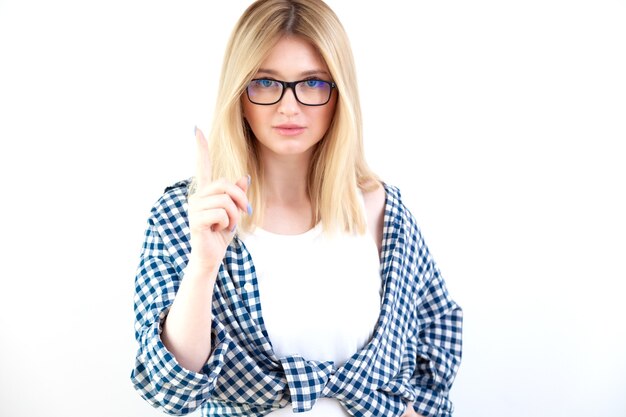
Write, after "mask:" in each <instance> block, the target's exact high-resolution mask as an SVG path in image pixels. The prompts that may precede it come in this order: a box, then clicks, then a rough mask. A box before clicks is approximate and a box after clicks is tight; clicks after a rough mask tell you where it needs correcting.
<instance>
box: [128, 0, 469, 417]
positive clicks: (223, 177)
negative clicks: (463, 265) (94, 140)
mask: <svg viewBox="0 0 626 417" xmlns="http://www.w3.org/2000/svg"><path fill="white" fill-rule="evenodd" d="M355 80H356V77H355V69H354V64H353V59H352V55H351V51H350V46H349V43H348V39H347V36H346V34H345V33H344V30H343V28H342V26H341V24H340V22H339V21H338V19H337V17H336V16H335V14H334V13H333V12H332V10H331V9H329V7H328V6H327V5H326V4H325V3H323V2H322V1H321V0H259V1H256V2H254V3H253V4H252V5H251V6H250V7H249V8H248V9H247V10H246V11H245V12H244V14H243V15H242V16H241V18H240V20H239V22H238V23H237V25H236V27H235V29H234V31H233V34H232V36H231V38H230V41H229V45H228V48H227V52H226V56H225V60H224V65H223V68H222V77H221V80H220V89H219V94H218V101H217V106H216V108H217V109H218V110H217V112H216V114H215V117H214V121H213V124H212V130H211V132H210V134H209V135H208V139H205V137H204V135H203V133H202V132H200V131H199V130H197V129H196V131H195V135H196V140H197V144H198V165H197V172H196V176H195V178H194V179H193V180H187V181H182V182H180V183H177V184H174V185H173V186H171V187H168V188H167V189H166V190H165V192H164V195H163V196H162V197H161V198H160V200H159V201H158V202H157V203H156V205H155V206H154V207H153V209H152V212H151V215H150V218H149V220H148V228H147V230H146V236H145V243H144V246H143V251H142V254H141V262H140V265H139V269H138V273H137V277H136V293H135V313H136V324H135V330H136V338H137V341H138V342H139V350H138V353H137V360H136V366H135V368H134V370H133V372H132V376H131V379H132V381H133V383H134V385H135V387H136V389H137V390H138V391H139V392H140V394H141V395H142V397H143V398H145V399H146V400H147V401H148V402H149V403H150V404H152V405H153V406H155V407H160V408H162V409H163V410H164V411H165V412H167V413H170V414H186V413H189V412H191V411H193V410H195V409H198V408H201V409H202V412H203V415H205V416H264V415H270V416H274V417H278V416H284V415H291V414H292V412H296V413H305V414H306V415H309V416H323V417H335V416H337V417H339V416H342V417H343V416H350V415H353V416H398V417H399V416H419V415H423V416H449V415H451V414H452V404H451V403H450V401H449V398H448V394H449V390H450V387H451V385H452V382H453V379H454V376H455V374H456V371H457V369H458V366H459V363H460V359H461V321H462V319H461V309H460V308H459V307H458V306H457V304H455V303H454V301H452V300H451V299H450V297H449V296H448V292H447V290H446V287H445V283H444V281H443V279H442V277H441V275H440V274H439V270H438V269H437V267H436V265H435V263H434V262H433V260H432V258H431V257H430V255H429V252H428V249H427V247H426V245H425V244H424V240H423V239H422V237H421V234H420V232H419V229H418V228H417V226H416V225H415V221H414V219H413V217H412V216H411V214H410V213H409V211H408V210H407V209H406V208H405V207H404V205H403V204H402V201H401V197H400V193H399V191H398V190H397V189H396V188H394V187H393V186H390V185H387V184H384V183H382V182H381V181H379V180H378V179H377V177H376V175H374V173H372V172H371V171H370V169H369V168H368V166H367V164H366V163H365V160H364V157H363V147H362V137H361V112H360V107H359V97H358V93H357V86H356V81H355Z"/></svg>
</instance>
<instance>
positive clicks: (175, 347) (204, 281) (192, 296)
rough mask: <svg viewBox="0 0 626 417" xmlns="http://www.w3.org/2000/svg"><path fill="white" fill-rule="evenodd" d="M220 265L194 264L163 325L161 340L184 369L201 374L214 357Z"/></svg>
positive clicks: (187, 273)
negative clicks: (214, 304) (215, 293)
mask: <svg viewBox="0 0 626 417" xmlns="http://www.w3.org/2000/svg"><path fill="white" fill-rule="evenodd" d="M218 271H219V265H218V266H216V267H213V268H210V269H205V268H200V267H197V266H196V264H195V263H194V262H193V260H190V262H189V264H188V265H187V268H186V269H185V275H184V278H183V280H182V282H181V284H180V288H179V289H178V293H177V294H176V298H175V299H174V302H173V304H172V307H171V308H170V311H169V313H168V315H167V318H166V319H165V322H164V324H163V332H162V333H161V340H162V341H163V344H164V345H165V347H166V348H167V349H168V350H169V351H170V352H171V353H172V354H173V355H174V357H175V358H176V360H177V362H178V363H179V364H180V365H181V366H182V367H184V368H186V369H188V370H190V371H194V372H199V371H200V370H201V369H202V367H203V366H204V364H205V363H206V362H207V359H208V358H209V355H210V354H211V321H212V313H211V305H212V299H213V287H214V285H215V280H216V277H217V273H218Z"/></svg>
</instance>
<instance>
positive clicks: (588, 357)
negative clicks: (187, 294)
mask: <svg viewBox="0 0 626 417" xmlns="http://www.w3.org/2000/svg"><path fill="white" fill-rule="evenodd" d="M329 3H330V5H331V6H332V7H333V8H334V9H335V11H336V12H337V14H338V15H339V17H340V19H342V21H343V23H344V25H345V27H346V29H347V31H348V34H349V36H350V38H351V41H352V44H353V48H354V53H355V57H356V61H357V65H358V77H359V84H360V88H361V95H362V104H363V109H364V114H365V132H366V136H365V141H366V148H367V155H368V158H369V161H370V163H371V165H372V166H373V167H374V168H375V170H376V171H377V172H378V173H379V174H380V176H381V177H382V178H383V179H385V180H386V181H387V182H389V183H392V184H395V185H398V186H400V187H401V189H402V191H403V195H404V198H405V200H406V203H407V204H408V206H409V207H410V208H411V209H412V211H413V213H414V214H415V216H416V217H417V220H418V223H419V224H420V225H421V227H422V230H423V232H424V235H425V237H426V240H427V242H428V244H429V246H430V248H431V251H432V252H433V254H434V256H435V259H436V260H437V262H438V264H439V266H440V268H441V270H442V272H443V273H444V276H445V277H446V280H447V283H448V287H449V289H450V292H451V293H452V295H453V297H454V298H455V299H456V300H457V301H458V302H459V303H460V304H461V305H462V307H463V309H464V312H465V329H464V358H463V363H462V366H461V369H460V372H459V374H458V377H457V380H456V382H455V385H454V387H453V391H452V399H453V401H454V403H455V405H456V413H455V416H457V417H491V416H493V417H502V416H506V417H517V416H519V417H528V416H546V417H547V416H550V417H554V416H568V417H575V416H580V417H583V416H584V417H588V416H602V417H623V416H624V415H626V324H625V323H624V321H625V319H626V313H625V307H624V306H625V302H624V299H625V295H626V285H625V280H626V267H625V265H624V259H625V253H626V240H625V236H626V221H625V215H624V213H626V203H625V192H624V188H625V186H624V178H626V164H625V163H624V159H625V156H626V152H625V151H624V147H623V146H624V144H623V142H624V140H625V139H626V76H625V75H624V74H626V23H625V22H626V5H625V3H624V2H623V1H608V0H587V1H577V0H569V1H557V0H541V1H538V0H526V1H495V0H494V1H487V0H476V1H438V2H434V1H428V2H414V1H399V0H386V1H384V2H378V1H377V2H374V1H370V2H367V1H363V2H356V1H342V0H333V1H329ZM247 4H249V2H248V1H229V2H226V1H220V2H210V1H178V2H174V1H169V2H165V1H132V0H124V1H121V0H114V1H111V0H109V1H100V2H97V1H78V0H76V1H69V0H57V1H41V0H39V1H36V0H22V1H18V0H0V174H1V175H0V181H1V186H2V189H1V193H2V197H1V199H2V200H1V205H0V210H1V215H0V221H1V222H2V223H1V224H0V227H1V228H0V236H1V237H0V244H1V248H0V249H1V250H0V256H1V257H2V258H1V259H2V262H1V264H0V279H1V286H0V295H1V296H2V302H1V303H0V352H1V354H0V415H2V416H10V417H14V416H39V415H47V414H48V413H50V415H55V416H56V415H59V416H83V415H88V416H92V417H99V416H158V415H161V413H160V412H158V411H154V410H152V409H151V408H150V407H149V406H148V405H147V404H146V403H144V402H143V400H141V399H140V398H139V396H138V395H137V394H136V393H135V392H134V390H133V388H132V387H131V383H130V381H129V375H130V370H131V368H132V366H133V362H134V354H135V350H136V345H135V341H134V339H133V327H132V326H133V323H132V322H133V313H132V293H133V279H134V273H135V268H136V265H137V262H138V255H139V250H140V246H141V242H142V236H143V231H144V225H145V221H146V219H147V216H148V211H149V209H150V207H151V205H152V204H153V202H154V201H155V200H156V199H157V198H158V196H159V195H160V193H161V192H162V189H163V188H164V187H165V186H166V185H168V184H171V183H173V182H175V181H177V180H179V179H183V178H187V177H189V176H191V175H193V161H194V146H195V144H194V139H193V135H192V130H193V127H194V125H196V124H197V125H198V126H199V127H200V128H202V129H203V130H205V131H206V130H207V129H208V127H209V123H210V115H211V111H212V105H213V101H214V98H215V88H216V84H217V78H218V71H219V69H220V66H221V59H222V55H223V50H224V46H225V43H226V39H227V36H228V34H229V33H230V30H231V28H232V26H233V25H234V23H235V21H236V19H237V17H238V16H239V14H240V13H241V12H242V11H243V10H244V8H245V7H246V6H247Z"/></svg>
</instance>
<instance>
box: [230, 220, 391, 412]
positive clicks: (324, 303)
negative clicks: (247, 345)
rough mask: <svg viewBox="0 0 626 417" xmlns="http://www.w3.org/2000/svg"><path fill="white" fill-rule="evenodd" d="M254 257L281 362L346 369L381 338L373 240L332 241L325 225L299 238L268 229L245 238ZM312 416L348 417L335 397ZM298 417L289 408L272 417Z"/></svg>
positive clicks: (363, 237)
mask: <svg viewBox="0 0 626 417" xmlns="http://www.w3.org/2000/svg"><path fill="white" fill-rule="evenodd" d="M240 237H241V238H242V239H243V242H244V244H245V245H246V247H247V249H248V251H249V252H250V254H251V256H252V261H253V263H254V266H255V269H256V274H257V278H258V283H259V296H260V300H261V312H262V316H263V320H264V322H265V327H266V329H267V332H268V335H269V338H270V341H271V343H272V346H273V348H274V352H275V354H276V356H277V357H278V358H282V357H286V356H291V355H294V354H298V355H300V356H302V357H303V358H305V359H307V360H317V361H333V362H334V363H335V367H339V366H341V365H343V364H344V363H345V362H346V361H347V360H348V359H349V358H350V357H351V356H352V355H354V354H355V353H356V352H357V351H358V350H360V349H362V348H363V347H364V346H365V345H366V344H367V342H368V341H369V340H370V338H371V337H372V335H373V332H374V327H375V326H376V322H377V320H378V316H379V315H380V307H381V295H382V283H381V277H380V262H379V257H378V249H377V247H376V243H375V242H374V239H372V237H371V235H370V234H369V233H365V234H364V235H356V234H355V235H349V234H347V233H342V234H335V235H328V234H325V233H322V227H321V225H319V224H318V225H317V226H316V227H314V228H313V229H311V230H309V231H307V232H305V233H302V234H299V235H279V234H275V233H270V232H268V231H265V230H263V229H260V228H256V230H255V231H254V232H253V233H251V234H245V235H243V234H242V236H240ZM302 414H303V415H306V416H307V417H313V416H320V417H346V416H349V414H348V413H347V412H346V411H345V410H344V409H343V407H341V405H340V404H339V401H338V400H336V399H334V398H320V399H318V400H317V402H316V403H315V405H314V406H313V408H312V409H311V410H310V411H308V412H306V413H302ZM269 415H270V416H272V417H280V416H292V415H293V414H292V407H291V406H288V407H286V408H283V409H281V410H277V411H274V412H272V413H270V414H269Z"/></svg>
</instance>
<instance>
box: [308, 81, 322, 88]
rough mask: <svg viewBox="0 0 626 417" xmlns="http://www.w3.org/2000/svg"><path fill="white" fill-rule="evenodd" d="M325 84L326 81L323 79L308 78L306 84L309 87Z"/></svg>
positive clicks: (318, 86)
mask: <svg viewBox="0 0 626 417" xmlns="http://www.w3.org/2000/svg"><path fill="white" fill-rule="evenodd" d="M323 85H324V81H321V80H307V81H306V86H307V87H309V88H320V87H322V86H323Z"/></svg>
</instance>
